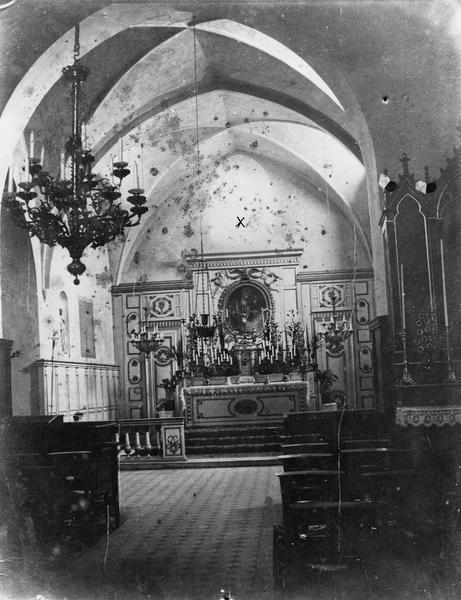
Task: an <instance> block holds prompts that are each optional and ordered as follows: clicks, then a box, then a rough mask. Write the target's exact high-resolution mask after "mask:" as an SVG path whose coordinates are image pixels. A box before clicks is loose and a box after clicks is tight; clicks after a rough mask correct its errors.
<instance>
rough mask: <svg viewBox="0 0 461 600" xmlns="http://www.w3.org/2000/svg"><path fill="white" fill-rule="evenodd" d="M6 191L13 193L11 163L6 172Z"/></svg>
mask: <svg viewBox="0 0 461 600" xmlns="http://www.w3.org/2000/svg"><path fill="white" fill-rule="evenodd" d="M8 193H9V194H12V193H13V165H10V171H9V173H8Z"/></svg>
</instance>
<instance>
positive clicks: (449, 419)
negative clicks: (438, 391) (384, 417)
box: [395, 406, 461, 427]
mask: <svg viewBox="0 0 461 600" xmlns="http://www.w3.org/2000/svg"><path fill="white" fill-rule="evenodd" d="M395 422H396V423H397V425H401V426H402V427H408V426H412V427H430V426H431V425H436V426H437V427H442V426H443V425H457V424H458V425H459V424H461V406H448V407H443V408H442V407H440V408H434V407H432V406H431V407H426V406H414V407H411V408H404V407H397V408H396V413H395Z"/></svg>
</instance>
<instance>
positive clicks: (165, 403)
mask: <svg viewBox="0 0 461 600" xmlns="http://www.w3.org/2000/svg"><path fill="white" fill-rule="evenodd" d="M178 383H179V379H178V377H177V375H176V373H175V374H174V375H172V376H171V377H168V378H166V379H162V383H161V384H160V385H159V387H161V388H163V389H164V390H165V392H166V398H165V399H164V400H160V402H158V403H157V410H168V411H174V410H175V404H176V402H175V391H176V388H177V386H178Z"/></svg>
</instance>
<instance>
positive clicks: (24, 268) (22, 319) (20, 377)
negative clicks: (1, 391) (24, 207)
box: [0, 206, 40, 415]
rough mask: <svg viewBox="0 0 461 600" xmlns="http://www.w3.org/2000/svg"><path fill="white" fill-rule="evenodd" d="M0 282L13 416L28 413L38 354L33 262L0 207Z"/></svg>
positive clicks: (23, 240) (27, 243)
mask: <svg viewBox="0 0 461 600" xmlns="http://www.w3.org/2000/svg"><path fill="white" fill-rule="evenodd" d="M0 231H1V234H0V247H1V281H2V286H1V290H2V323H3V336H4V337H5V338H6V339H10V340H12V341H13V346H12V348H11V351H12V356H13V358H12V359H11V393H12V408H13V414H14V415H27V414H30V412H31V374H30V366H31V365H32V363H33V362H34V361H36V360H37V359H38V358H39V357H40V342H39V316H38V297H37V284H36V277H35V265H34V257H33V252H32V247H31V243H30V240H29V237H28V234H27V233H26V231H24V230H22V229H18V228H17V227H16V226H15V225H13V223H12V222H11V219H10V218H9V215H8V213H7V211H6V210H5V207H4V206H2V218H1V229H0Z"/></svg>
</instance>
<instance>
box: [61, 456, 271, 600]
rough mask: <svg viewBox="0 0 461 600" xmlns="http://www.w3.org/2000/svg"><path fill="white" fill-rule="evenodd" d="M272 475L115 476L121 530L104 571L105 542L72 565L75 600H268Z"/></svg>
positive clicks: (252, 471) (260, 470)
mask: <svg viewBox="0 0 461 600" xmlns="http://www.w3.org/2000/svg"><path fill="white" fill-rule="evenodd" d="M279 469H280V468H279V467H276V466H270V467H235V468H217V469H193V470H192V469H191V470H187V469H180V470H161V471H131V472H123V473H121V501H122V507H123V514H122V520H123V522H122V526H121V527H120V529H118V530H117V531H115V532H113V533H112V534H111V536H110V539H109V549H108V552H107V559H106V562H105V565H104V556H105V552H106V540H104V539H103V540H100V542H99V543H98V544H97V545H96V546H95V547H93V548H91V550H90V551H89V552H88V553H87V554H86V556H85V558H84V559H82V562H81V564H80V565H78V566H77V565H76V568H77V570H78V572H79V580H80V584H79V585H80V592H81V593H82V596H81V599H82V600H83V599H85V600H86V599H87V598H88V600H90V599H91V600H92V599H93V598H94V599H95V600H96V598H98V600H99V599H101V598H106V597H107V598H124V600H126V599H128V598H129V599H130V600H131V598H138V597H139V598H148V597H151V598H155V599H171V600H179V599H181V600H183V599H184V600H185V599H191V600H202V599H203V600H214V599H215V598H216V599H218V598H219V591H220V589H221V588H223V587H224V588H229V587H230V589H231V590H232V592H233V594H235V597H236V598H237V599H238V600H256V599H259V598H270V599H272V598H273V590H272V524H273V523H274V522H279V521H280V492H279V486H278V479H277V478H276V477H275V473H276V472H277V471H278V470H279ZM75 575H76V573H75ZM69 583H70V581H69ZM72 587H73V585H72ZM96 588H97V591H96ZM69 591H70V590H69V589H67V594H69ZM70 597H71V596H70V595H67V598H70Z"/></svg>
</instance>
